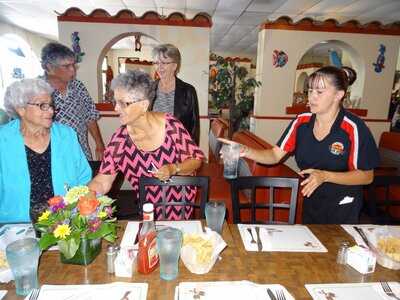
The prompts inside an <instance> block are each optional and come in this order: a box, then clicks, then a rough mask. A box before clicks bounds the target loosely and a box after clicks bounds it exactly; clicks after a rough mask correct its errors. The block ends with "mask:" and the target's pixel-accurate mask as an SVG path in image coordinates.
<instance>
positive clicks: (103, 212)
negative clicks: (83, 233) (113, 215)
mask: <svg viewBox="0 0 400 300" xmlns="http://www.w3.org/2000/svg"><path fill="white" fill-rule="evenodd" d="M98 217H99V218H105V217H107V213H106V212H105V211H101V212H99V215H98Z"/></svg>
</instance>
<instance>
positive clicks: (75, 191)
mask: <svg viewBox="0 0 400 300" xmlns="http://www.w3.org/2000/svg"><path fill="white" fill-rule="evenodd" d="M87 193H89V188H88V187H87V186H82V185H81V186H75V187H73V188H71V189H70V190H69V191H68V192H67V194H66V195H65V196H64V200H65V201H66V202H67V203H68V204H72V203H75V202H76V201H78V199H79V197H80V196H84V195H86V194H87Z"/></svg>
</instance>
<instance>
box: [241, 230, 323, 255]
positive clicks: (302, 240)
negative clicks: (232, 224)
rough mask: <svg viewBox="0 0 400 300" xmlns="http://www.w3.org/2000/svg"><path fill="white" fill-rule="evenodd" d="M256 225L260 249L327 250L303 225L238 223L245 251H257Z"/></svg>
mask: <svg viewBox="0 0 400 300" xmlns="http://www.w3.org/2000/svg"><path fill="white" fill-rule="evenodd" d="M256 227H259V237H260V240H261V244H262V251H280V252H328V250H327V249H326V248H325V246H324V245H323V244H322V243H321V242H320V241H319V240H318V238H317V237H316V236H315V235H314V234H313V233H312V232H311V230H310V229H309V228H308V227H307V226H304V225H262V224H261V225H260V224H238V229H239V233H240V236H241V238H242V242H243V245H244V247H245V249H246V250H247V251H258V244H257V240H258V236H257V231H256ZM250 232H251V234H250Z"/></svg>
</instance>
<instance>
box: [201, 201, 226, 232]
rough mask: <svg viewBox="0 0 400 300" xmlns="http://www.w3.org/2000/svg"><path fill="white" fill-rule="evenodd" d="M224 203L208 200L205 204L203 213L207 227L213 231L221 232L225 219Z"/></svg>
mask: <svg viewBox="0 0 400 300" xmlns="http://www.w3.org/2000/svg"><path fill="white" fill-rule="evenodd" d="M225 211H226V208H225V203H224V202H219V201H209V202H207V204H206V208H205V214H206V222H207V227H208V228H210V229H211V230H213V231H216V232H218V233H219V234H221V233H222V225H223V224H224V220H225Z"/></svg>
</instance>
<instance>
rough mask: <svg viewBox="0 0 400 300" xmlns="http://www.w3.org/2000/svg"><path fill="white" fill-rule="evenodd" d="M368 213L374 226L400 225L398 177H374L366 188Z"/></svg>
mask: <svg viewBox="0 0 400 300" xmlns="http://www.w3.org/2000/svg"><path fill="white" fill-rule="evenodd" d="M367 200H368V201H367V207H368V213H369V215H370V216H371V218H372V220H373V222H374V223H375V224H400V176H396V175H382V176H375V178H374V181H373V182H372V183H371V184H370V185H369V187H368V195H367Z"/></svg>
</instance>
